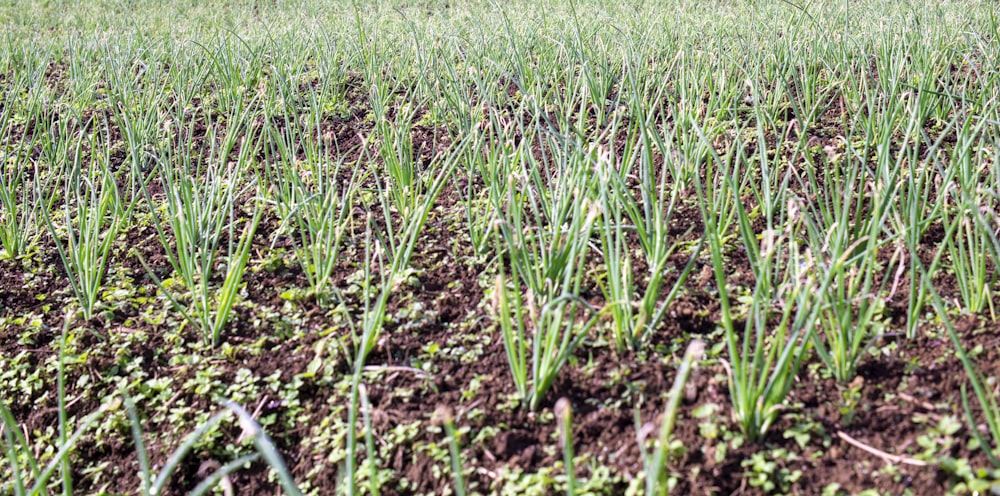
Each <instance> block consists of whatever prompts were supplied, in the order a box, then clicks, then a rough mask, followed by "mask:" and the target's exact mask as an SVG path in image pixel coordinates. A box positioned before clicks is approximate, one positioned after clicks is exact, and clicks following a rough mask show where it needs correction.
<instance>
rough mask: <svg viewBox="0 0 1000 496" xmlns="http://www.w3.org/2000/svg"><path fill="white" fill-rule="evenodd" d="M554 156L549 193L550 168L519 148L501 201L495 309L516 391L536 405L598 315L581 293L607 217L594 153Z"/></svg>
mask: <svg viewBox="0 0 1000 496" xmlns="http://www.w3.org/2000/svg"><path fill="white" fill-rule="evenodd" d="M555 153H556V154H555V155H554V156H553V157H551V159H552V160H553V162H554V166H555V167H557V171H556V172H554V173H553V176H554V177H553V178H552V179H551V180H550V182H549V183H548V184H549V185H550V186H551V188H552V189H550V190H548V191H546V190H545V189H543V188H544V186H543V185H544V184H546V182H545V181H544V180H543V179H542V174H543V173H542V172H541V169H542V168H545V167H551V166H552V165H550V164H544V163H538V162H536V161H535V159H534V157H533V156H532V155H531V153H530V151H529V150H527V149H526V148H524V147H521V148H520V150H519V153H517V154H515V155H514V156H513V157H511V159H512V162H511V163H509V164H508V165H509V166H510V168H509V169H507V170H508V171H509V172H508V173H509V174H510V179H509V181H508V183H507V189H506V197H505V198H504V199H503V200H504V204H503V205H496V206H495V207H496V208H497V210H498V213H499V215H500V216H501V219H502V221H501V222H500V226H499V228H498V234H497V238H498V240H497V241H498V243H497V252H498V254H499V256H500V261H499V263H498V266H499V267H498V268H499V274H498V276H497V280H496V284H495V285H494V288H493V301H494V303H493V306H494V309H495V312H496V319H497V324H498V325H499V327H500V331H501V333H502V336H503V342H504V349H505V350H506V353H507V360H508V364H509V365H510V369H511V375H512V377H513V379H514V384H515V386H516V388H517V392H518V395H519V396H520V397H521V399H522V400H523V401H524V404H525V405H526V406H527V407H528V408H530V409H532V410H537V409H538V408H539V407H540V406H541V404H542V400H543V399H544V396H545V393H546V392H547V391H548V389H549V387H550V386H551V385H552V383H553V381H555V378H556V375H557V374H558V373H559V369H561V368H562V366H563V365H564V364H565V363H566V362H567V361H568V360H569V357H570V356H571V354H572V352H573V350H574V349H575V348H576V346H577V345H578V344H579V343H580V341H581V340H582V339H583V338H584V337H585V336H586V335H587V332H588V331H589V330H590V328H591V327H593V326H594V324H595V323H596V322H597V319H598V317H599V315H598V314H597V312H596V311H595V310H594V309H593V308H591V307H590V306H589V305H588V304H587V302H586V301H584V300H582V299H581V298H580V291H581V286H582V281H583V272H582V270H581V269H582V267H583V265H584V262H585V260H586V254H587V251H588V248H589V246H588V245H589V240H590V236H591V233H592V232H593V230H594V227H595V224H596V222H597V220H598V218H599V216H600V214H601V213H600V207H599V206H598V205H597V204H596V203H594V201H593V200H592V199H591V194H592V193H591V192H592V191H593V188H594V185H595V181H596V179H597V176H596V175H595V174H594V171H593V169H592V167H591V165H590V161H589V160H587V158H586V157H587V153H588V152H584V151H583V150H579V149H577V150H572V151H559V150H558V149H557V150H555ZM500 212H502V213H500ZM508 263H509V266H510V267H509V273H510V281H509V283H508V281H507V275H506V274H507V272H508V269H507V268H506V267H504V266H505V265H507V264H508ZM588 314H589V317H588ZM581 319H582V321H581Z"/></svg>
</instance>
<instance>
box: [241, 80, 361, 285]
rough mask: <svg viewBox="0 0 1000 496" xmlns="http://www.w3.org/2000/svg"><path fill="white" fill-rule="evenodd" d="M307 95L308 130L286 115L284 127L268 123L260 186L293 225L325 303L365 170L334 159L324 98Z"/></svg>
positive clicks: (302, 259)
mask: <svg viewBox="0 0 1000 496" xmlns="http://www.w3.org/2000/svg"><path fill="white" fill-rule="evenodd" d="M289 97H290V96H289ZM309 99H310V108H311V109H313V110H312V111H311V112H310V113H309V115H308V121H307V122H306V123H305V124H306V126H307V128H306V129H305V130H300V128H299V126H298V125H297V123H296V122H295V120H294V119H291V118H290V117H288V116H286V117H284V118H283V119H282V121H283V124H284V125H283V126H271V127H270V131H269V134H270V141H269V142H268V144H267V145H265V146H264V147H263V151H264V156H265V162H264V174H263V175H262V177H261V188H262V189H265V188H266V189H267V190H269V192H270V195H271V197H273V199H274V201H275V202H276V203H277V207H278V213H279V215H280V216H281V218H282V219H283V224H285V225H291V226H292V229H293V231H294V232H295V234H296V238H297V239H296V241H297V242H298V244H297V246H296V249H295V254H296V259H297V260H298V262H299V265H300V266H301V267H302V271H303V272H304V273H305V276H306V279H307V280H308V281H309V288H310V291H311V292H312V294H313V295H314V296H315V297H316V299H317V301H319V302H320V303H325V301H326V300H327V297H328V293H329V289H330V288H329V287H328V286H329V283H330V276H331V275H332V274H333V270H334V269H335V268H336V267H337V264H338V263H339V262H340V258H339V253H340V249H341V247H342V244H343V240H344V235H345V234H346V233H347V230H348V227H349V226H350V223H351V220H352V217H351V213H352V209H353V207H354V197H355V194H356V192H357V191H358V187H357V185H358V183H359V182H360V180H359V177H360V176H361V175H362V173H363V168H362V167H360V166H359V165H360V164H357V163H352V164H348V165H349V166H351V167H353V171H351V172H347V170H345V169H346V167H345V162H344V160H343V159H340V160H337V161H331V159H330V158H329V157H328V154H329V153H330V152H332V151H333V150H331V149H330V145H329V144H326V143H325V142H324V139H323V137H322V134H321V133H322V127H321V122H320V119H322V113H321V112H319V107H320V105H319V101H320V99H321V96H320V95H317V94H316V93H315V92H313V93H311V94H310V97H309ZM289 110H291V109H289ZM265 120H267V117H265ZM334 146H336V145H335V144H334ZM297 151H299V152H301V159H300V155H299V154H298V153H297ZM336 151H338V152H346V150H339V149H337V150H336ZM345 177H346V178H347V179H346V180H344V178H345Z"/></svg>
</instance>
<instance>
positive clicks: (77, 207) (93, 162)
mask: <svg viewBox="0 0 1000 496" xmlns="http://www.w3.org/2000/svg"><path fill="white" fill-rule="evenodd" d="M84 143H86V144H88V145H89V146H88V148H89V149H90V157H89V160H87V162H89V164H87V166H84V160H85V158H84V157H83V152H82V147H83V145H84ZM71 160H72V164H69V166H68V167H67V168H66V169H65V181H64V191H65V195H64V203H63V208H61V209H60V210H61V211H62V214H63V215H62V216H61V218H60V219H59V220H60V221H61V225H60V227H61V228H62V229H64V230H65V235H62V234H61V231H62V229H59V228H57V226H56V224H55V223H54V222H53V219H52V216H51V215H50V213H49V212H48V211H47V209H45V208H44V207H43V208H39V210H40V211H41V213H42V218H43V219H44V220H45V225H46V226H47V227H48V229H49V232H50V233H51V234H52V238H53V239H54V240H55V245H56V251H57V252H58V253H59V259H60V260H62V263H63V267H64V268H65V269H66V274H67V276H68V277H69V281H70V285H71V286H72V288H73V293H74V294H75V295H76V298H77V302H78V303H79V305H80V309H81V311H82V312H83V317H84V318H85V319H88V320H89V319H90V318H91V317H92V316H93V314H94V307H95V305H96V304H97V299H98V296H99V295H100V293H101V285H102V282H103V280H104V273H105V271H106V268H107V264H108V258H109V257H110V256H111V248H112V246H113V244H114V242H115V238H116V237H117V236H118V233H119V232H120V231H121V229H122V226H123V221H124V218H123V216H122V215H121V214H120V212H119V210H118V209H117V206H118V205H119V204H121V203H122V201H121V198H120V196H119V192H118V185H117V184H115V182H114V175H113V174H111V173H110V172H109V171H108V161H109V151H108V147H107V145H101V144H99V143H98V141H97V139H95V138H94V135H91V137H90V138H89V139H86V140H84V139H81V140H80V141H78V142H77V146H76V149H75V150H74V152H73V155H72V158H71ZM133 205H134V203H133ZM131 209H132V207H131V206H130V207H128V209H127V211H129V212H131ZM64 245H65V246H64Z"/></svg>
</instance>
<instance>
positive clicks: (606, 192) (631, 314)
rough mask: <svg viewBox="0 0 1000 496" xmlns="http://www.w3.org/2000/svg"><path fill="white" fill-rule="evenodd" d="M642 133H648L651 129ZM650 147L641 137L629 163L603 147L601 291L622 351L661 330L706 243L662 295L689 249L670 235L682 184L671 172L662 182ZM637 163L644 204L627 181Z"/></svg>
mask: <svg viewBox="0 0 1000 496" xmlns="http://www.w3.org/2000/svg"><path fill="white" fill-rule="evenodd" d="M640 133H643V134H645V131H640ZM648 145H649V141H645V140H641V139H637V140H636V143H635V144H634V145H633V146H630V147H627V148H626V151H625V153H626V156H630V157H632V158H631V159H630V160H629V161H626V162H625V163H623V164H620V163H615V159H614V157H613V156H612V154H611V153H610V152H609V151H608V150H606V149H604V148H601V149H599V150H598V153H597V155H598V156H597V157H596V162H597V163H596V164H595V168H596V170H598V171H599V174H600V182H601V184H602V186H601V188H600V195H599V204H600V206H601V213H602V221H603V222H602V223H601V226H600V227H599V228H598V229H597V230H598V231H599V233H600V240H601V248H602V252H603V255H604V264H605V269H606V276H605V278H604V280H603V282H602V284H601V290H602V291H603V292H604V297H605V300H607V302H608V305H609V309H610V310H609V311H608V313H609V314H610V315H611V318H612V325H611V327H612V334H613V336H614V342H615V343H616V345H617V347H618V349H619V351H622V350H624V349H626V348H637V347H638V345H639V344H641V343H642V341H643V338H644V337H645V336H646V335H647V334H648V332H649V331H650V330H652V329H655V328H656V326H657V325H658V324H659V322H660V320H661V319H662V318H663V315H664V314H665V312H666V309H667V308H668V307H669V306H670V303H671V302H672V301H673V300H674V298H676V297H677V295H678V294H679V293H680V290H681V288H683V286H684V283H685V281H686V280H687V277H688V275H689V274H690V273H691V270H692V268H693V267H694V264H695V261H696V260H697V258H698V255H699V254H700V251H701V247H702V243H698V245H697V246H695V247H694V249H693V250H692V254H691V256H690V258H689V260H688V263H687V264H686V265H685V266H684V267H683V269H682V270H681V271H680V273H679V274H678V275H677V278H676V279H675V281H674V282H673V284H672V285H671V286H670V290H669V291H668V292H667V295H666V296H665V297H662V292H663V289H664V285H665V284H666V276H667V275H668V263H669V261H670V258H671V257H672V256H673V255H674V254H675V253H677V252H678V250H679V249H681V248H683V247H685V246H686V243H684V242H682V241H680V240H678V239H677V238H676V237H673V236H670V234H669V233H670V224H671V219H672V217H673V212H674V207H675V205H676V203H677V200H678V198H679V197H680V192H681V188H680V185H679V184H677V183H674V184H673V185H670V186H668V185H667V179H668V176H667V174H661V176H660V179H659V181H658V182H656V179H655V172H654V170H653V168H654V166H653V162H654V160H653V157H652V153H651V151H650V149H649V146H648ZM633 161H637V162H638V168H639V169H640V170H639V180H640V185H639V189H640V194H639V196H640V199H639V201H636V199H635V197H634V196H633V194H632V191H631V189H630V188H629V186H628V183H627V176H626V174H627V173H628V172H629V171H630V170H632V169H633V168H632V167H631V166H630V165H631V163H630V162H633ZM632 233H634V236H635V237H634V239H636V240H637V241H638V244H639V247H640V251H641V254H642V255H644V260H643V261H644V262H645V263H646V265H647V267H648V269H647V272H646V273H645V281H642V282H645V288H644V290H640V289H639V287H640V284H637V281H636V280H635V275H634V273H635V270H634V269H633V263H634V262H633V261H632V259H633V256H635V255H634V254H633V251H632V250H631V249H630V246H629V236H630V235H631V234H632ZM703 239H704V238H703ZM637 295H638V296H637Z"/></svg>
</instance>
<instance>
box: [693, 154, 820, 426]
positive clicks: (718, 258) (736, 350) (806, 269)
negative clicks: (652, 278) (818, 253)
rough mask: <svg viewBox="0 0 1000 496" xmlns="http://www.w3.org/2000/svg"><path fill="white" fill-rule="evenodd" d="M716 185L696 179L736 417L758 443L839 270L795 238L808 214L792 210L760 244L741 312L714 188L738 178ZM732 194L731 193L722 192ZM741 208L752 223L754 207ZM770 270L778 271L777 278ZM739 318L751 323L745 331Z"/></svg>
mask: <svg viewBox="0 0 1000 496" xmlns="http://www.w3.org/2000/svg"><path fill="white" fill-rule="evenodd" d="M709 178H710V179H711V180H712V181H713V183H714V184H713V183H709V184H707V185H705V184H702V181H701V180H700V179H698V180H696V189H697V194H698V199H699V204H700V207H701V211H702V219H703V222H704V224H705V237H706V238H707V240H706V243H707V245H708V247H709V253H710V254H711V265H712V268H713V272H714V273H715V282H716V285H717V287H718V291H719V293H718V295H719V302H720V306H721V308H720V314H721V327H722V330H723V333H724V336H725V342H726V348H727V351H728V356H729V358H728V361H727V362H726V363H727V372H728V374H729V394H730V401H731V402H732V406H733V416H734V418H735V419H736V422H737V424H738V425H739V427H740V430H741V431H742V432H743V434H744V435H746V436H747V437H748V438H749V439H750V440H751V441H758V440H760V439H761V438H762V437H763V435H764V434H765V433H766V432H767V430H768V429H769V428H770V427H771V425H773V424H774V422H775V420H777V418H778V416H779V414H780V413H781V411H782V409H783V408H784V402H785V398H786V396H787V395H788V392H789V391H790V390H791V387H792V384H793V383H794V380H795V376H796V374H797V373H798V370H799V367H800V366H801V364H802V361H803V359H804V358H805V351H806V350H807V349H808V344H809V339H810V334H811V333H812V332H813V329H814V327H815V325H816V321H817V318H818V316H819V312H820V308H821V305H820V304H819V302H817V297H816V295H822V294H824V293H825V292H826V291H827V289H828V288H829V286H830V282H831V279H832V276H831V273H830V272H826V273H825V275H822V276H820V275H819V274H823V272H822V271H820V266H819V263H818V261H817V260H816V259H815V258H814V257H813V255H811V254H810V253H809V252H808V251H805V252H803V251H802V250H800V247H799V246H798V244H797V243H796V242H795V238H794V236H795V233H797V232H798V230H799V229H800V226H801V223H802V219H801V217H799V216H796V215H791V216H789V218H788V219H787V220H786V221H785V225H783V226H780V227H781V230H780V231H773V230H769V231H765V232H764V233H763V234H762V238H761V240H760V245H759V247H757V249H756V251H757V255H758V256H757V260H758V261H757V264H758V266H757V267H756V270H755V272H756V273H757V274H759V275H758V277H757V278H756V280H755V282H754V286H753V289H752V291H751V293H750V298H749V307H748V308H747V310H746V315H745V316H739V315H738V314H736V310H735V309H734V308H733V306H732V304H731V303H730V296H729V294H728V293H729V291H730V288H729V284H728V283H727V281H726V275H727V273H728V270H727V264H726V261H725V258H724V257H725V253H724V250H723V246H724V244H723V239H724V236H725V233H722V232H720V231H719V230H718V227H717V226H719V225H720V224H721V222H720V220H721V219H720V217H721V215H722V213H721V212H720V211H717V210H714V209H713V202H711V201H709V200H708V196H709V195H708V193H707V192H706V190H707V189H708V188H712V189H721V190H725V189H728V188H732V187H733V184H736V179H735V178H733V177H732V176H728V175H725V174H723V175H720V176H718V177H715V176H709ZM715 196H718V197H720V198H725V197H726V196H727V193H726V192H725V191H720V192H718V193H716V194H715ZM737 210H738V212H739V217H740V223H741V224H745V223H747V219H746V211H745V210H743V209H742V208H739V209H737ZM770 275H776V276H777V277H775V278H773V279H772V278H771V277H770ZM737 319H742V320H744V321H745V324H744V325H743V330H742V332H738V331H737V328H736V326H737V324H736V322H737Z"/></svg>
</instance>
